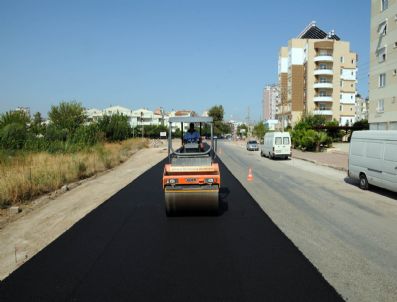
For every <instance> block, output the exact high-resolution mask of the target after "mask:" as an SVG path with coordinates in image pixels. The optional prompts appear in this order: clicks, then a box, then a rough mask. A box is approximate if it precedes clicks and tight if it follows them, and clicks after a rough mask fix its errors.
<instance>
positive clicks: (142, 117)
mask: <svg viewBox="0 0 397 302" xmlns="http://www.w3.org/2000/svg"><path fill="white" fill-rule="evenodd" d="M141 130H142V140H143V111H141Z"/></svg>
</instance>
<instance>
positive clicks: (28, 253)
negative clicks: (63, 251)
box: [0, 146, 167, 280]
mask: <svg viewBox="0 0 397 302" xmlns="http://www.w3.org/2000/svg"><path fill="white" fill-rule="evenodd" d="M166 156H167V151H166V150H165V149H164V147H163V146H160V147H158V148H148V149H142V150H140V151H138V152H136V153H135V154H134V155H133V156H132V157H131V158H130V159H129V160H127V161H126V162H125V163H123V164H121V165H120V166H118V167H116V168H114V169H112V170H110V171H108V172H106V173H102V174H101V175H99V176H95V177H92V178H90V179H89V180H86V181H83V182H81V184H80V185H78V186H77V187H74V188H73V189H72V190H70V191H66V192H65V193H63V194H61V195H59V196H57V197H56V198H51V197H48V196H45V197H42V198H39V199H38V200H36V201H34V202H33V203H32V205H31V208H30V209H28V210H27V211H25V210H24V211H23V212H22V213H20V214H18V215H17V217H16V218H14V219H13V221H11V222H9V223H7V224H6V225H5V226H3V227H2V228H1V229H0V280H3V279H4V278H6V277H7V276H8V275H9V274H10V273H12V272H13V271H14V270H15V269H17V268H18V267H19V266H21V265H22V264H23V263H25V262H26V261H28V260H29V259H30V258H32V257H33V256H34V255H35V254H36V253H38V252H39V251H40V250H42V249H43V248H44V247H46V246H47V245H48V244H50V243H51V242H52V241H53V240H55V239H56V238H58V237H59V236H60V235H61V234H62V233H64V232H65V231H66V230H68V229H69V228H70V227H71V226H73V225H74V224H75V223H76V222H77V221H79V220H80V219H81V218H83V217H84V216H85V215H87V214H88V213H89V212H91V211H92V210H93V209H95V208H96V207H98V206H99V205H100V204H102V203H103V202H104V201H106V200H107V199H109V198H110V197H111V196H112V195H114V194H115V193H117V192H118V191H120V190H121V189H122V188H124V187H125V186H126V185H128V184H129V183H130V182H132V181H133V180H134V179H136V178H137V177H139V176H140V175H141V174H142V173H143V172H145V171H147V170H148V169H150V168H151V167H153V166H154V165H156V164H157V163H158V162H160V161H161V160H162V159H164V158H165V157H166Z"/></svg>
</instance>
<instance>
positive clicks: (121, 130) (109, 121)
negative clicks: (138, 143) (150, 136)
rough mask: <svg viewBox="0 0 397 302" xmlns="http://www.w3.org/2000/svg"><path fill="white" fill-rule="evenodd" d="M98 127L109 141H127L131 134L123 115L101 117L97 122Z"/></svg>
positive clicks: (126, 118)
mask: <svg viewBox="0 0 397 302" xmlns="http://www.w3.org/2000/svg"><path fill="white" fill-rule="evenodd" d="M98 127H99V129H100V130H101V131H102V132H103V133H104V135H105V137H106V139H107V140H109V141H121V140H124V139H127V138H128V137H129V135H130V133H131V126H130V124H129V122H128V117H127V116H125V115H123V114H113V115H105V116H103V117H102V118H100V119H99V121H98Z"/></svg>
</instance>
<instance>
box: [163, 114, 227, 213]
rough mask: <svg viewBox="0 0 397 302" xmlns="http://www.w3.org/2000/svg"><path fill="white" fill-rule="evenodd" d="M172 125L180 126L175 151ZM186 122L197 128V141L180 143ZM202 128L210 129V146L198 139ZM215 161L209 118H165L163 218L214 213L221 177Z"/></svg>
mask: <svg viewBox="0 0 397 302" xmlns="http://www.w3.org/2000/svg"><path fill="white" fill-rule="evenodd" d="M175 123H180V125H181V129H182V130H181V131H182V136H181V137H182V146H181V147H180V148H178V149H177V150H174V148H173V145H172V142H173V140H172V125H173V124H175ZM186 123H188V124H191V123H194V124H195V125H197V124H199V125H200V139H199V140H198V141H196V142H187V141H185V140H184V133H183V125H184V124H186ZM203 125H208V126H210V129H211V134H210V139H209V142H210V144H208V143H207V142H203V141H202V139H201V137H202V136H201V135H202V133H201V132H202V126H203ZM215 159H216V140H215V139H214V129H213V119H212V117H171V118H169V134H168V164H166V165H165V167H164V173H163V190H164V198H165V209H166V214H167V216H172V215H174V214H177V213H182V212H192V211H193V212H197V211H200V212H202V211H212V212H217V211H218V208H219V188H220V184H221V176H220V172H219V165H218V164H217V163H216V162H215Z"/></svg>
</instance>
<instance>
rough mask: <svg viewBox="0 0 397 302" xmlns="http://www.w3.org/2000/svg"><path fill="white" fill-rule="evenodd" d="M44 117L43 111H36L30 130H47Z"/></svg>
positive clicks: (40, 131) (38, 131) (42, 131)
mask: <svg viewBox="0 0 397 302" xmlns="http://www.w3.org/2000/svg"><path fill="white" fill-rule="evenodd" d="M43 121H44V120H43V118H42V117H41V113H40V112H36V113H35V114H34V115H33V118H32V120H31V122H30V130H31V131H32V132H33V133H34V134H36V135H37V134H44V132H45V125H43Z"/></svg>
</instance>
